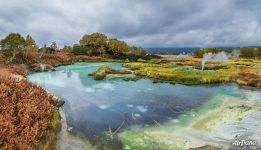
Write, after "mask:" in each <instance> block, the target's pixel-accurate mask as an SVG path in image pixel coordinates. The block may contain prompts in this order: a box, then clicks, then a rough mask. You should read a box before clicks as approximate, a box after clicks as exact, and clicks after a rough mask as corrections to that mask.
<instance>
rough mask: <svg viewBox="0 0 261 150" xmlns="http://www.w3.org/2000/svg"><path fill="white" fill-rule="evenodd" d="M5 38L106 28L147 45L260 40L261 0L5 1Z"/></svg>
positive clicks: (1, 20) (74, 36)
mask: <svg viewBox="0 0 261 150" xmlns="http://www.w3.org/2000/svg"><path fill="white" fill-rule="evenodd" d="M0 3H1V9H0V37H1V38H3V37H4V36H6V35H7V34H8V33H10V32H19V33H21V34H23V35H26V34H28V33H30V34H31V35H32V36H33V37H34V38H35V39H36V41H37V42H38V43H39V44H40V45H43V44H44V43H50V42H51V41H57V42H58V44H60V45H64V44H73V43H77V42H78V41H79V39H80V38H81V36H82V35H83V34H85V33H88V34H90V33H92V32H103V33H106V34H108V35H109V37H116V38H120V39H122V40H126V41H127V42H128V43H129V44H131V45H138V46H143V47H153V46H157V47H159V46H161V47H164V46H165V47H169V46H244V45H261V27H260V22H261V16H260V15H259V14H261V10H260V8H261V1H259V0H219V1H210V0H197V1H196V0H195V1H194V0H162V1H159V0H130V1H127V0H88V1H86V0H76V1H71V0H45V1H40V0H23V1H19V0H9V1H5V0H0Z"/></svg>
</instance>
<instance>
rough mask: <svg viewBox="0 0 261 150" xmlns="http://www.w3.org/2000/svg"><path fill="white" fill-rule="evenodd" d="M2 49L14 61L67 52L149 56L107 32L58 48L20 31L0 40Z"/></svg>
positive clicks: (85, 37)
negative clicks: (38, 41)
mask: <svg viewBox="0 0 261 150" xmlns="http://www.w3.org/2000/svg"><path fill="white" fill-rule="evenodd" d="M0 49H1V51H2V52H3V54H4V55H5V56H6V57H8V58H9V61H10V62H12V61H14V60H16V59H18V58H19V59H28V58H30V57H38V58H41V57H43V56H44V54H46V53H50V54H52V53H55V52H65V53H71V54H74V55H89V56H100V57H103V58H105V57H106V58H116V59H131V60H133V59H138V58H145V59H146V57H147V53H146V51H145V50H144V49H142V48H141V47H135V46H129V45H128V44H127V43H126V42H124V41H121V40H118V39H116V38H114V39H109V38H108V37H107V36H106V35H105V34H102V33H93V34H85V35H84V36H83V37H82V38H81V39H80V40H79V43H77V44H74V45H73V46H70V45H65V46H64V47H63V48H62V49H59V48H58V45H57V43H56V42H55V41H54V42H52V43H51V44H50V45H49V46H47V44H44V46H43V47H41V48H39V46H38V45H37V44H36V42H35V40H34V39H33V38H32V37H31V36H30V35H27V36H26V37H23V36H22V35H21V34H19V33H10V34H9V35H7V36H6V37H5V38H3V39H2V40H1V41H0Z"/></svg>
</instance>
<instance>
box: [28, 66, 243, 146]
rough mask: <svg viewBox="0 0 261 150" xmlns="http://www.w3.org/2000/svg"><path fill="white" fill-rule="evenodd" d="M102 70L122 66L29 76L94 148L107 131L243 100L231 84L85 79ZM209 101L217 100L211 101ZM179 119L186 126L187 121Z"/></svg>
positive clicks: (151, 123) (68, 69)
mask: <svg viewBox="0 0 261 150" xmlns="http://www.w3.org/2000/svg"><path fill="white" fill-rule="evenodd" d="M101 66H111V67H113V68H115V69H120V68H122V64H120V63H76V64H73V65H69V66H61V67H58V68H57V71H54V72H40V73H34V74H31V75H29V76H28V79H29V80H31V81H32V82H34V83H37V84H39V85H41V86H43V87H44V88H45V89H47V90H48V91H50V92H52V93H54V94H56V95H57V96H59V97H61V98H63V99H64V100H65V105H64V106H63V107H64V111H65V114H66V117H67V124H68V126H70V127H72V131H73V132H75V133H81V134H83V135H84V136H86V137H87V138H88V139H90V140H91V141H92V142H93V143H97V142H99V139H97V138H96V137H97V136H98V135H100V134H101V133H103V132H105V131H112V132H114V131H117V132H121V131H122V130H124V129H128V128H129V127H131V126H134V125H141V126H154V125H155V124H157V123H164V122H168V121H170V120H173V119H175V118H180V116H181V115H184V114H186V113H188V112H194V113H196V112H195V110H197V108H199V107H200V106H202V105H203V104H207V103H209V105H208V108H211V107H213V108H215V107H218V106H219V105H220V104H221V103H222V99H223V98H224V97H232V98H240V97H242V92H241V91H240V89H239V88H238V87H237V86H235V85H216V86H185V85H180V84H176V85H172V84H168V83H157V84H155V83H153V82H152V81H151V80H148V79H141V80H138V81H136V82H133V81H124V80H122V79H105V80H101V81H96V80H93V78H92V77H90V76H88V74H89V73H92V72H93V71H96V70H97V69H98V68H100V67H101ZM213 99H217V100H215V101H214V102H210V100H213ZM183 120H184V122H187V120H189V118H187V119H183ZM119 127H121V128H120V129H119Z"/></svg>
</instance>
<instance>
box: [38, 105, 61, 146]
mask: <svg viewBox="0 0 261 150" xmlns="http://www.w3.org/2000/svg"><path fill="white" fill-rule="evenodd" d="M60 129H61V116H60V114H59V111H58V110H56V109H54V111H53V117H52V122H51V124H50V125H49V130H48V134H47V135H46V136H45V137H43V138H42V139H40V141H39V144H38V145H37V147H36V149H39V150H55V149H56V140H57V134H58V132H59V131H60Z"/></svg>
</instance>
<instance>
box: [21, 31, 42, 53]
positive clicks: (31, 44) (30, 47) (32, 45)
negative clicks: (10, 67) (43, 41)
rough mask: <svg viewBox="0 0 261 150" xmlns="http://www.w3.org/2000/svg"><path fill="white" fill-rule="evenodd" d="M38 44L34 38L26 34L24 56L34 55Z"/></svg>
mask: <svg viewBox="0 0 261 150" xmlns="http://www.w3.org/2000/svg"><path fill="white" fill-rule="evenodd" d="M38 49H39V48H38V46H37V44H36V42H35V40H34V39H33V38H32V37H31V36H30V35H29V34H28V35H27V36H26V38H25V49H24V56H25V58H27V57H28V54H32V55H35V54H36V53H37V52H38Z"/></svg>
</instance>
